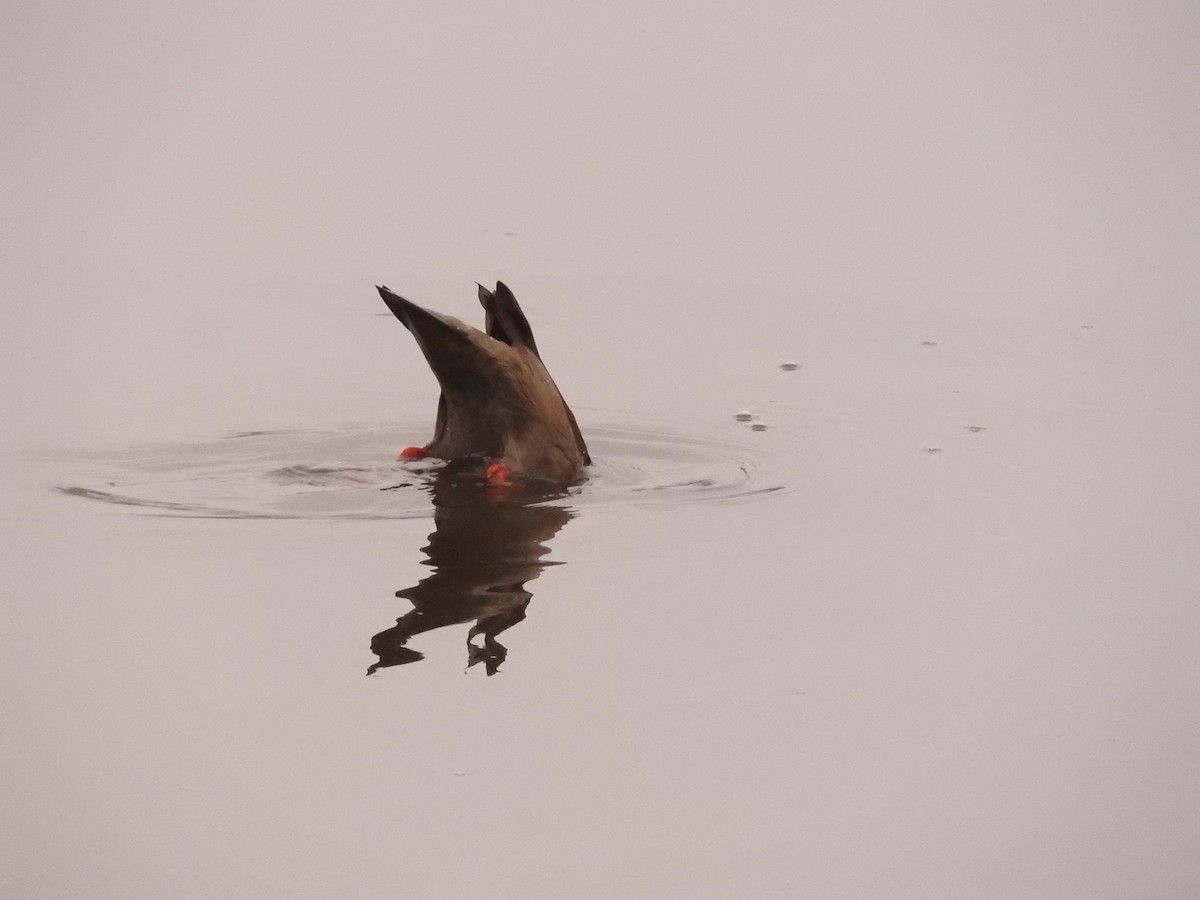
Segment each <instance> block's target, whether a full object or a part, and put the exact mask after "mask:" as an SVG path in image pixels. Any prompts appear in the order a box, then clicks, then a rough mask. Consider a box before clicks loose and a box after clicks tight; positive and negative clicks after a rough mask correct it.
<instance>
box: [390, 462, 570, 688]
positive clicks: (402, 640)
mask: <svg viewBox="0 0 1200 900" xmlns="http://www.w3.org/2000/svg"><path fill="white" fill-rule="evenodd" d="M432 494H433V506H434V514H433V524H434V530H433V532H432V533H431V534H430V535H429V544H428V545H427V546H426V547H424V548H423V549H424V551H425V554H426V555H427V556H428V557H429V558H428V560H427V561H426V562H425V565H428V566H432V567H433V574H431V575H429V576H428V577H427V578H423V579H421V581H420V582H419V583H418V584H415V585H413V586H412V587H410V588H405V589H404V590H402V591H396V596H397V597H403V598H404V599H405V600H408V601H410V602H411V603H412V605H413V609H412V611H411V612H408V613H406V614H405V615H403V616H401V617H400V618H399V619H397V620H396V625H395V627H393V628H389V629H388V630H387V631H381V632H380V633H379V634H377V635H375V637H373V638H372V639H371V652H372V653H374V654H375V655H376V656H378V657H379V661H378V662H377V663H375V664H373V665H372V666H371V667H370V668H368V669H367V674H368V675H370V674H373V673H374V672H376V671H378V670H379V669H384V668H387V667H388V666H399V665H404V664H405V663H411V662H416V661H417V660H419V659H421V658H422V657H423V654H421V653H419V652H418V651H416V650H412V649H409V648H408V647H407V646H405V645H406V644H407V643H408V640H409V638H412V637H414V636H415V635H418V634H421V633H423V632H426V631H432V630H433V629H435V628H443V627H445V626H447V625H458V624H461V623H464V622H471V621H474V623H475V624H474V625H472V626H471V629H470V631H469V632H468V633H467V666H468V667H469V666H473V665H476V664H477V663H480V662H482V663H483V664H484V668H485V669H486V670H487V674H489V675H494V674H496V671H497V669H499V667H500V664H501V663H503V662H504V659H505V657H506V656H507V655H508V649H507V648H506V647H504V645H502V644H501V643H500V642H499V641H497V640H496V636H497V635H498V634H500V632H502V631H504V630H505V629H508V628H511V627H512V626H513V625H516V624H517V623H518V622H520V621H521V620H522V619H524V618H525V608H526V607H527V606H528V605H529V600H530V598H531V597H532V596H533V595H532V594H531V593H530V592H529V591H527V590H526V589H525V584H526V582H529V581H532V580H533V579H535V578H537V577H538V575H540V574H541V571H542V569H543V568H544V567H545V566H548V565H556V563H553V562H550V561H548V560H543V557H544V556H545V555H546V554H547V553H549V552H550V551H549V548H547V547H546V543H545V542H546V541H549V540H550V538H552V537H554V535H556V534H557V533H558V531H559V529H560V528H562V527H563V526H564V525H565V524H566V523H567V522H568V521H569V520H570V519H571V518H572V517H573V515H574V514H573V513H572V512H570V511H569V510H566V509H563V508H562V507H561V506H531V505H530V504H532V503H537V502H538V501H541V500H548V499H552V498H555V497H561V496H563V494H562V493H561V492H557V493H545V492H542V493H534V492H531V491H530V490H528V489H524V488H515V487H514V488H496V487H492V486H488V485H486V484H484V483H482V482H481V481H480V480H479V477H478V475H472V474H470V473H464V472H463V470H462V468H461V467H458V466H447V467H445V468H443V469H441V470H440V471H439V472H438V473H437V475H436V476H435V479H434V482H433V485H432ZM476 637H482V643H477V642H476V641H475V638H476Z"/></svg>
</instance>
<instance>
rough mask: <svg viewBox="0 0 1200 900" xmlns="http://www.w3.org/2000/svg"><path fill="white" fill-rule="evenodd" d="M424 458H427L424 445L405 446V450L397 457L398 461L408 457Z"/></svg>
mask: <svg viewBox="0 0 1200 900" xmlns="http://www.w3.org/2000/svg"><path fill="white" fill-rule="evenodd" d="M424 458H425V448H424V447H405V448H404V449H403V450H401V451H400V455H399V456H397V457H396V461H397V462H402V461H403V460H406V459H424Z"/></svg>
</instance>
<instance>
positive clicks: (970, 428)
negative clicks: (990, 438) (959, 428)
mask: <svg viewBox="0 0 1200 900" xmlns="http://www.w3.org/2000/svg"><path fill="white" fill-rule="evenodd" d="M966 429H967V431H969V432H971V433H972V434H979V432H981V431H987V427H986V426H984V425H967V426H966Z"/></svg>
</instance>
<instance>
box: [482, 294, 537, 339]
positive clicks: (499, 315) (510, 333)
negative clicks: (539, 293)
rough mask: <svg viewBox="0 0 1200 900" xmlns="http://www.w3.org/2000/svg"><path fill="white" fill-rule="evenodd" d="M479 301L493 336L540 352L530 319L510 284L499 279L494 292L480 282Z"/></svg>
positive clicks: (486, 325) (487, 327)
mask: <svg viewBox="0 0 1200 900" xmlns="http://www.w3.org/2000/svg"><path fill="white" fill-rule="evenodd" d="M476 283H477V284H478V282H476ZM479 302H480V303H481V304H482V305H483V312H484V321H485V327H486V330H487V333H488V334H489V335H490V336H491V337H494V338H495V339H496V340H498V341H503V342H504V343H506V344H508V345H510V346H513V347H528V348H529V349H530V350H532V351H533V352H534V353H537V352H538V348H537V342H536V341H534V339H533V329H532V328H530V327H529V320H528V319H526V318H525V313H524V312H523V311H522V310H521V304H519V303H518V302H517V298H516V297H515V296H513V292H512V291H510V290H509V289H508V285H506V284H505V283H504V282H503V281H497V282H496V290H495V292H494V293H493V292H492V291H489V290H488V289H487V288H485V287H484V286H483V285H482V284H480V285H479ZM538 355H539V356H540V354H538Z"/></svg>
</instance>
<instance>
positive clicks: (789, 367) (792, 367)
mask: <svg viewBox="0 0 1200 900" xmlns="http://www.w3.org/2000/svg"><path fill="white" fill-rule="evenodd" d="M779 368H781V369H783V371H785V372H795V371H796V370H797V369H798V368H800V363H794V362H781V363H780V364H779Z"/></svg>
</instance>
